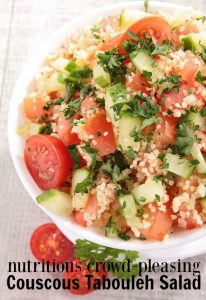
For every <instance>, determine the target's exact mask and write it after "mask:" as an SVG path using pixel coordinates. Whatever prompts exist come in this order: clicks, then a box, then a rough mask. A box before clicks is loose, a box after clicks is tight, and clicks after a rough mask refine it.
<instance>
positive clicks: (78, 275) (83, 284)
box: [65, 257, 107, 295]
mask: <svg viewBox="0 0 206 300" xmlns="http://www.w3.org/2000/svg"><path fill="white" fill-rule="evenodd" d="M71 263H72V265H73V268H72V269H70V268H69V271H70V272H66V273H65V279H66V281H68V280H70V282H72V281H73V280H74V279H78V282H79V287H78V288H75V287H74V286H73V285H71V287H70V289H68V292H70V293H71V294H76V295H85V294H89V293H91V292H93V291H94V280H95V279H99V280H100V282H102V280H103V276H107V273H106V272H104V271H103V269H102V268H101V267H99V269H98V272H96V271H95V270H90V269H88V267H87V266H86V265H85V263H84V262H81V261H79V259H78V258H77V257H74V258H73V259H72V260H71ZM80 268H81V270H80ZM86 275H92V278H91V287H89V286H88V279H87V278H86V277H85V276H86Z"/></svg>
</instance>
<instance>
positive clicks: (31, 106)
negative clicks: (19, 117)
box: [24, 98, 46, 121]
mask: <svg viewBox="0 0 206 300" xmlns="http://www.w3.org/2000/svg"><path fill="white" fill-rule="evenodd" d="M44 104H45V103H44V101H43V100H42V99H41V98H24V111H25V114H26V116H27V118H28V119H30V120H33V121H34V120H36V119H37V118H38V117H40V116H45V114H46V111H45V110H44V109H43V106H44Z"/></svg>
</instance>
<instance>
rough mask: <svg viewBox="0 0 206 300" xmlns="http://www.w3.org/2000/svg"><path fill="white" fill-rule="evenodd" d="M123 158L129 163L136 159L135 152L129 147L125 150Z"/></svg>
mask: <svg viewBox="0 0 206 300" xmlns="http://www.w3.org/2000/svg"><path fill="white" fill-rule="evenodd" d="M125 156H126V158H127V159H128V160H129V161H133V160H134V159H135V158H136V157H137V152H136V151H134V150H133V149H132V147H131V146H130V147H128V148H127V150H125Z"/></svg>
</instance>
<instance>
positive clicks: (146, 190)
mask: <svg viewBox="0 0 206 300" xmlns="http://www.w3.org/2000/svg"><path fill="white" fill-rule="evenodd" d="M131 193H132V195H133V196H134V199H135V200H136V202H137V203H138V204H139V205H145V204H147V203H150V202H153V201H154V200H155V199H156V198H157V197H158V198H160V199H161V198H162V197H164V195H165V193H166V191H165V187H164V186H163V185H162V183H161V182H155V181H150V182H146V183H144V184H141V185H138V186H137V187H135V188H133V189H132V190H131Z"/></svg>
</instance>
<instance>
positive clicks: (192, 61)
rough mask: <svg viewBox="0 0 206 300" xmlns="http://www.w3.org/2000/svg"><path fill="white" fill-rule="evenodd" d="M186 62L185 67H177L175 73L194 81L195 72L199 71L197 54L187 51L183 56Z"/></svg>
mask: <svg viewBox="0 0 206 300" xmlns="http://www.w3.org/2000/svg"><path fill="white" fill-rule="evenodd" d="M182 60H183V61H184V62H185V65H184V67H183V68H181V69H180V68H178V67H175V68H174V69H173V73H175V74H178V75H181V76H182V77H181V80H182V81H185V82H187V83H188V82H190V83H191V82H194V78H195V74H196V73H197V71H198V64H197V63H196V61H197V59H196V57H195V55H194V54H193V53H191V52H189V51H187V52H186V53H185V56H184V57H183V58H182Z"/></svg>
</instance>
